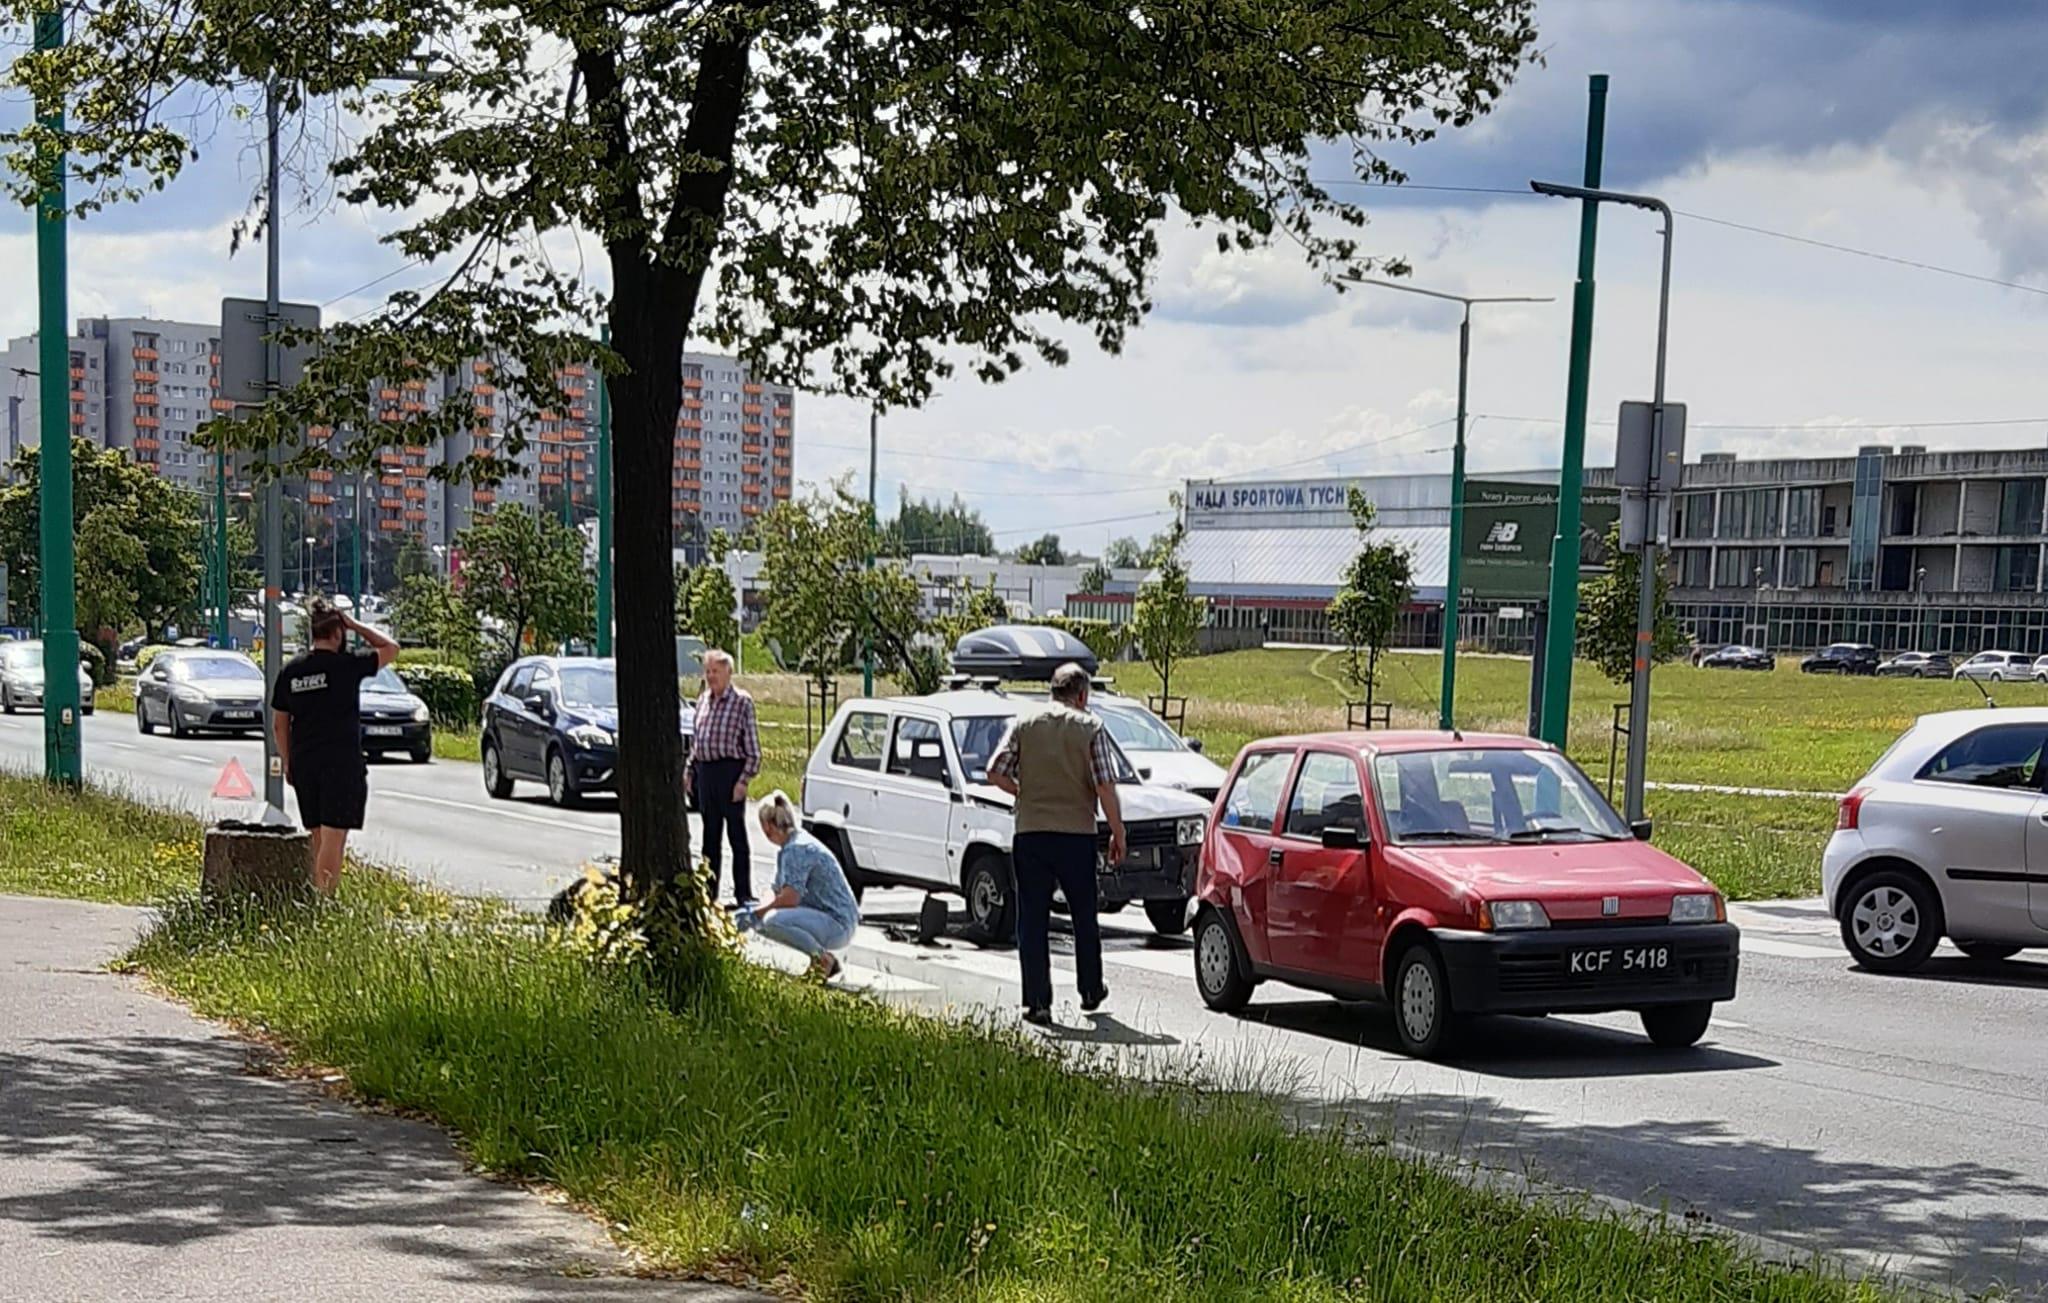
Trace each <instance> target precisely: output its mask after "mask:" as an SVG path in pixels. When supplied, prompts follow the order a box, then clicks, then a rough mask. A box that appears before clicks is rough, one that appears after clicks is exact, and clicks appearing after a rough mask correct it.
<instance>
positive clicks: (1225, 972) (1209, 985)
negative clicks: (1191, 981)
mask: <svg viewBox="0 0 2048 1303" xmlns="http://www.w3.org/2000/svg"><path fill="white" fill-rule="evenodd" d="M1197 949H1198V951H1199V953H1198V954H1197V955H1196V956H1195V962H1196V964H1197V966H1198V967H1199V968H1200V970H1201V974H1202V989H1203V990H1205V991H1212V992H1213V991H1221V990H1222V989H1223V985H1224V983H1226V982H1228V981H1229V980H1230V961H1231V955H1230V939H1229V938H1228V937H1226V936H1224V935H1223V928H1222V925H1220V924H1217V923H1211V924H1209V925H1208V926H1207V927H1205V928H1203V929H1202V940H1201V944H1200V945H1199V946H1198V947H1197Z"/></svg>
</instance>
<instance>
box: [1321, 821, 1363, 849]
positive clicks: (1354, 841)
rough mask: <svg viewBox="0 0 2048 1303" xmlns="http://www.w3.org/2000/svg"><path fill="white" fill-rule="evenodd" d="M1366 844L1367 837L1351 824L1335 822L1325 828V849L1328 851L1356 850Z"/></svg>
mask: <svg viewBox="0 0 2048 1303" xmlns="http://www.w3.org/2000/svg"><path fill="white" fill-rule="evenodd" d="M1364 845H1365V838H1363V837H1361V836H1359V835H1358V829H1356V828H1353V827H1351V826H1350V825H1349V824H1342V823H1333V824H1331V825H1330V826H1329V827H1327V828H1325V829H1323V849H1324V850H1326V851H1355V850H1358V849H1359V848H1360V847H1362V846H1364Z"/></svg>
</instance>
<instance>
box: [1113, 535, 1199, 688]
mask: <svg viewBox="0 0 2048 1303" xmlns="http://www.w3.org/2000/svg"><path fill="white" fill-rule="evenodd" d="M1185 533H1186V529H1185V528H1184V527H1183V526H1181V525H1179V524H1178V523H1176V524H1175V525H1174V527H1173V528H1172V529H1171V530H1170V531H1169V534H1170V538H1169V541H1168V542H1167V544H1166V546H1165V548H1164V550H1163V551H1162V554H1161V556H1160V559H1159V561H1158V567H1157V569H1156V570H1155V572H1154V573H1153V574H1152V575H1151V576H1149V577H1148V578H1147V579H1146V580H1145V582H1144V583H1143V584H1142V585H1140V586H1139V588H1138V599H1137V602H1136V603H1135V604H1134V605H1133V607H1132V610H1131V627H1130V636H1131V638H1132V640H1133V641H1135V642H1136V643H1137V644H1138V650H1139V651H1141V652H1143V653H1144V655H1145V660H1146V661H1147V663H1149V664H1150V665H1151V666H1152V670H1153V673H1155V674H1157V675H1158V676H1159V697H1160V704H1161V705H1162V706H1167V705H1171V703H1172V701H1173V667H1174V666H1175V665H1178V664H1179V663H1180V662H1181V661H1183V660H1186V659H1187V658H1188V657H1190V656H1192V655H1194V654H1195V652H1196V650H1197V649H1198V648H1199V646H1200V639H1201V633H1202V625H1203V624H1204V623H1205V622H1206V621H1207V619H1208V604H1207V603H1206V602H1204V601H1203V600H1202V599H1201V598H1199V597H1195V596H1192V595H1190V594H1189V592H1188V570H1187V567H1186V566H1185V565H1183V564H1181V559H1180V544H1181V539H1182V537H1183V536H1184V535H1185ZM1160 713H1161V714H1162V715H1163V714H1165V713H1166V711H1165V710H1161V711H1160Z"/></svg>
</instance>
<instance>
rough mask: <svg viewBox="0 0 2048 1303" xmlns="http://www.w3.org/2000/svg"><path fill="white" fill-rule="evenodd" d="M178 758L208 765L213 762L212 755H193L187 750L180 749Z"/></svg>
mask: <svg viewBox="0 0 2048 1303" xmlns="http://www.w3.org/2000/svg"><path fill="white" fill-rule="evenodd" d="M178 759H180V760H189V761H191V762H192V763H193V764H195V765H210V764H212V763H213V759H214V758H213V757H212V756H195V755H193V754H192V753H191V752H189V751H180V752H179V753H178Z"/></svg>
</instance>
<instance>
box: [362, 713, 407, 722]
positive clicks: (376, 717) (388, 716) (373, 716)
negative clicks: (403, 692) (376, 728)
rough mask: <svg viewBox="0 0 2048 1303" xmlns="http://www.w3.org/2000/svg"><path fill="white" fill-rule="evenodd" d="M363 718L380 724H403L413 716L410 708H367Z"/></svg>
mask: <svg viewBox="0 0 2048 1303" xmlns="http://www.w3.org/2000/svg"><path fill="white" fill-rule="evenodd" d="M363 718H364V719H366V720H373V721H375V722H376V723H379V724H402V723H405V722H406V721H408V720H410V719H411V718H412V712H411V711H410V710H366V711H364V712H363Z"/></svg>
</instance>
